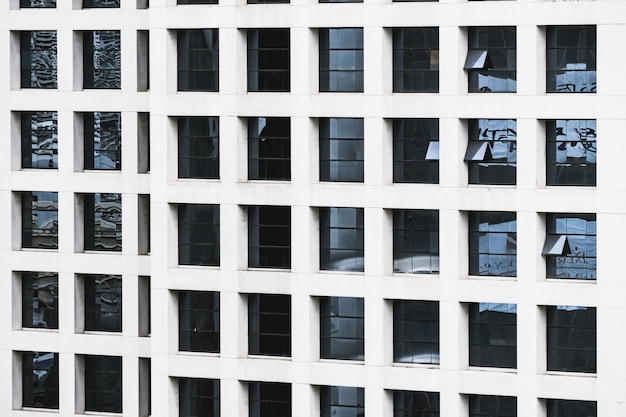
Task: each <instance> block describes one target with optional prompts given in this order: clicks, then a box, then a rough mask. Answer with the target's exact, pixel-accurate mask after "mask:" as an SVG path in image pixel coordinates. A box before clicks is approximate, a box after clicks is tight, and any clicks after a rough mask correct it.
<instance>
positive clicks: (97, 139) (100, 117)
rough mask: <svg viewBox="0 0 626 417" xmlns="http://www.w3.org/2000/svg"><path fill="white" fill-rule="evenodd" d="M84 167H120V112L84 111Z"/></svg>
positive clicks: (118, 168)
mask: <svg viewBox="0 0 626 417" xmlns="http://www.w3.org/2000/svg"><path fill="white" fill-rule="evenodd" d="M83 120H84V132H85V142H84V165H85V169H96V170H116V171H119V170H121V169H122V113H119V112H117V113H105V112H93V113H84V115H83Z"/></svg>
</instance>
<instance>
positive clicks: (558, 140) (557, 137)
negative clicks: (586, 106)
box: [546, 120, 597, 186]
mask: <svg viewBox="0 0 626 417" xmlns="http://www.w3.org/2000/svg"><path fill="white" fill-rule="evenodd" d="M596 134H597V123H596V121H595V120H547V121H546V136H547V137H546V147H547V149H546V162H547V166H546V175H547V177H546V183H547V185H579V186H583V185H586V186H595V185H596V154H597V142H596V141H597V138H596Z"/></svg>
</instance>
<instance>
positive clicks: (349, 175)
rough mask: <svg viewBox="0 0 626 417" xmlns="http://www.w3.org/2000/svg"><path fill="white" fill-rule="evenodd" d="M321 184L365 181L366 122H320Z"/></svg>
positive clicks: (342, 119)
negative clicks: (326, 182) (325, 182)
mask: <svg viewBox="0 0 626 417" xmlns="http://www.w3.org/2000/svg"><path fill="white" fill-rule="evenodd" d="M319 128H320V181H346V182H363V177H364V168H363V158H364V156H363V119H348V118H341V119H337V118H331V119H326V118H324V119H320V121H319Z"/></svg>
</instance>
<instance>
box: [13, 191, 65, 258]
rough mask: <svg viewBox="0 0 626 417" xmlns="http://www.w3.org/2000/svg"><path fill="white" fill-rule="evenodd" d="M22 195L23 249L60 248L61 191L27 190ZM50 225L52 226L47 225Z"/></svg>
mask: <svg viewBox="0 0 626 417" xmlns="http://www.w3.org/2000/svg"><path fill="white" fill-rule="evenodd" d="M20 195H21V201H22V215H21V217H22V249H45V250H58V249H59V193H58V192H55V191H52V192H49V191H25V192H22V193H20ZM42 198H46V200H42ZM47 198H50V200H47ZM40 217H41V218H42V219H40ZM29 220H30V223H29ZM33 221H34V222H33ZM48 225H50V227H47V226H48Z"/></svg>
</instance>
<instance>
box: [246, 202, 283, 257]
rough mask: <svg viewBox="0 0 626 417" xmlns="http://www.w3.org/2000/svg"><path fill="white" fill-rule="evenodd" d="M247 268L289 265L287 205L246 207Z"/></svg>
mask: <svg viewBox="0 0 626 417" xmlns="http://www.w3.org/2000/svg"><path fill="white" fill-rule="evenodd" d="M248 267H249V268H276V269H290V268H291V207H290V206H249V207H248Z"/></svg>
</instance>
